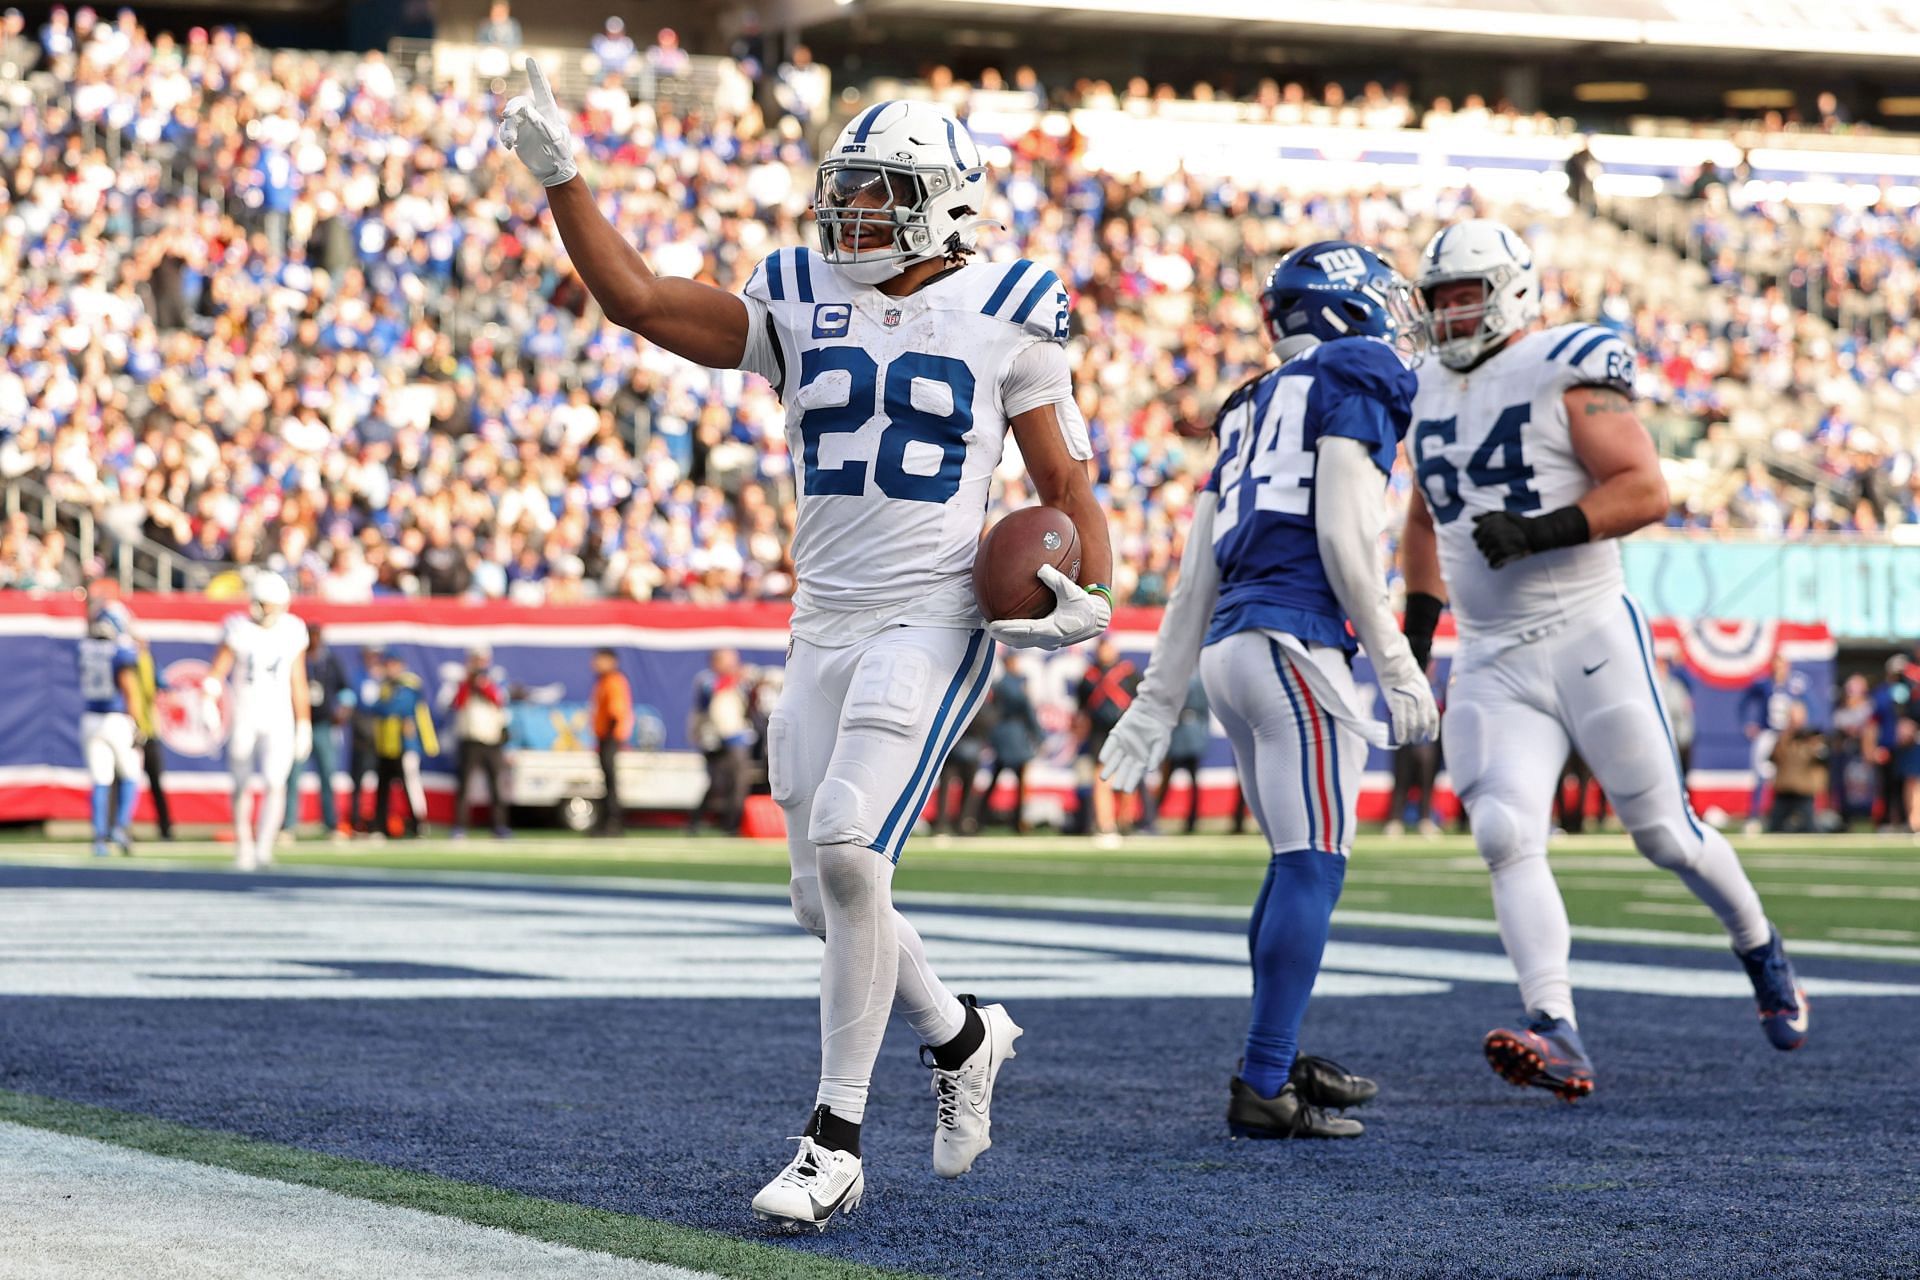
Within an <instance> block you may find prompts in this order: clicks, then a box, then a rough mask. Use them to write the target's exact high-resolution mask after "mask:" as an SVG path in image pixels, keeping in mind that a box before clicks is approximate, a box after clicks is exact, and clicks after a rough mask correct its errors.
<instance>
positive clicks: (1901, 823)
mask: <svg viewBox="0 0 1920 1280" xmlns="http://www.w3.org/2000/svg"><path fill="white" fill-rule="evenodd" d="M1913 695H1914V681H1913V673H1912V671H1911V669H1910V668H1909V666H1908V663H1907V658H1906V655H1905V654H1900V653H1896V654H1894V655H1893V656H1892V657H1891V658H1888V659H1887V669H1886V678H1885V679H1884V680H1882V681H1881V682H1880V684H1879V685H1878V686H1877V687H1876V688H1875V689H1874V691H1873V756H1872V760H1873V763H1874V764H1875V765H1877V766H1878V768H1879V792H1880V830H1881V831H1882V832H1891V831H1900V830H1903V829H1905V828H1906V826H1907V804H1906V777H1905V773H1904V769H1905V761H1904V759H1903V758H1902V753H1901V739H1902V736H1903V734H1905V732H1906V730H1905V729H1903V727H1902V726H1904V725H1909V724H1911V723H1912V710H1913V707H1914V705H1915V699H1914V696H1913Z"/></svg>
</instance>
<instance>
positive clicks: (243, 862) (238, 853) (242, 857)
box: [233, 830, 260, 871]
mask: <svg viewBox="0 0 1920 1280" xmlns="http://www.w3.org/2000/svg"><path fill="white" fill-rule="evenodd" d="M233 865H234V866H236V867H238V868H239V869H240V870H242V871H258V870H259V869H260V860H259V857H258V856H257V855H256V854H255V853H254V851H253V841H252V840H251V839H249V838H247V837H246V836H243V835H241V834H240V833H239V832H238V831H237V830H236V831H235V832H234V836H233Z"/></svg>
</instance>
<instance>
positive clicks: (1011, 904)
mask: <svg viewBox="0 0 1920 1280" xmlns="http://www.w3.org/2000/svg"><path fill="white" fill-rule="evenodd" d="M7 861H9V858H8V857H7V856H6V854H5V853H4V852H0V863H5V862H7ZM35 864H38V865H47V864H51V865H59V866H70V867H98V866H99V865H100V864H99V863H97V862H95V861H94V860H93V859H91V858H85V857H68V858H58V859H46V860H44V862H42V860H40V859H36V862H35ZM35 864H29V865H35ZM112 866H113V867H119V868H122V869H124V868H125V867H126V864H125V863H114V864H112ZM137 866H138V868H139V869H140V870H142V871H169V872H182V873H198V874H201V875H205V874H206V873H207V872H208V870H209V868H207V867H206V866H205V865H203V864H198V863H165V862H158V861H139V862H138V863H137ZM109 869H111V867H110V868H109ZM273 874H275V875H278V876H311V877H314V878H316V879H341V880H420V881H434V882H444V883H448V884H456V885H457V884H461V883H466V884H479V885H499V886H505V887H512V886H519V885H538V886H540V887H541V888H546V889H567V888H574V889H589V890H593V891H595V892H615V893H627V894H636V895H645V894H647V893H674V894H698V895H704V896H708V897H714V898H766V899H775V900H778V901H781V902H785V901H786V900H787V886H786V885H784V884H778V885H769V884H737V883H729V882H726V881H719V880H673V879H667V878H660V877H643V876H543V875H530V874H527V873H524V872H517V871H434V870H406V869H403V868H397V867H356V866H347V865H338V864H335V865H328V866H297V865H284V864H280V865H276V866H275V867H274V870H273ZM893 898H894V901H895V902H897V903H900V904H901V905H903V906H926V907H973V908H985V909H987V910H993V909H995V908H1000V909H1008V910H1017V911H1072V912H1082V913H1085V914H1088V915H1113V916H1144V917H1151V916H1175V917H1186V918H1190V919H1199V920H1242V921H1244V920H1245V919H1246V918H1247V910H1248V909H1247V908H1246V907H1244V906H1233V905H1213V904H1202V903H1192V902H1170V901H1162V900H1158V899H1154V900H1149V901H1142V900H1138V899H1135V900H1121V899H1114V898H1072V897H1049V896H1043V895H1027V894H978V893H936V892H932V891H927V890H911V889H907V890H895V891H894V895H893ZM1333 923H1334V924H1336V925H1351V926H1354V927H1356V928H1362V929H1424V930H1427V931H1429V932H1432V933H1464V934H1473V935H1476V936H1479V937H1484V938H1492V937H1498V936H1499V932H1500V930H1499V928H1498V927H1497V926H1496V925H1495V924H1494V922H1493V921H1491V920H1479V919H1474V918H1471V917H1467V916H1424V915H1408V914H1405V913H1403V912H1397V911H1351V910H1348V909H1347V908H1345V907H1340V908H1337V909H1336V910H1335V911H1334V913H1333ZM1573 936H1574V937H1575V938H1577V939H1579V940H1581V941H1583V942H1612V943H1622V944H1625V945H1629V946H1650V947H1687V948H1691V949H1693V950H1697V951H1716V952H1717V951H1724V950H1726V947H1727V940H1726V937H1725V935H1723V934H1720V933H1680V932H1676V931H1673V930H1666V929H1621V928H1604V927H1601V926H1598V925H1578V924H1577V925H1574V926H1573ZM1788 942H1789V943H1790V944H1791V950H1792V952H1793V954H1794V955H1796V956H1839V957H1842V958H1845V959H1850V960H1899V961H1920V946H1914V947H1901V946H1881V945H1876V944H1873V943H1866V942H1835V941H1828V940H1824V939H1819V938H1789V939H1788Z"/></svg>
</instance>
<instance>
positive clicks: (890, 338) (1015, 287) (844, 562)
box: [741, 249, 1092, 646]
mask: <svg viewBox="0 0 1920 1280" xmlns="http://www.w3.org/2000/svg"><path fill="white" fill-rule="evenodd" d="M744 298H745V301H746V303H747V306H748V308H749V309H750V311H752V312H753V316H752V336H751V337H750V339H749V341H748V343H747V353H746V356H745V358H744V359H743V360H742V362H741V367H742V368H744V369H747V370H750V371H751V372H754V373H758V374H760V375H761V376H762V377H764V378H766V379H767V381H768V382H770V383H772V384H773V387H774V389H775V390H776V391H777V392H779V394H780V398H781V400H782V401H783V402H784V403H785V405H786V408H787V445H788V448H789V450H790V451H791V453H792V457H793V463H794V472H795V487H796V488H797V490H798V492H799V519H798V526H797V528H796V529H795V531H794V539H793V561H794V568H795V571H796V574H797V576H798V579H799V584H798V589H797V590H796V592H795V595H794V611H793V631H794V634H795V635H797V636H799V637H800V638H802V639H804V640H808V641H811V642H812V643H815V644H821V645H832V646H839V645H846V644H852V643H854V642H855V641H857V640H860V639H862V638H863V637H865V636H867V635H871V634H873V633H874V632H876V631H878V630H880V629H881V628H882V627H885V626H889V625H896V624H900V623H913V624H918V625H927V626H954V627H977V626H979V625H981V618H980V613H979V610H978V609H977V607H976V606H975V604H974V600H973V589H972V584H971V580H970V574H971V571H972V568H973V558H974V552H975V550H976V549H977V548H978V546H979V542H980V529H981V525H982V523H983V522H984V519H985V513H986V505H987V489H988V486H989V484H990V483H991V481H992V478H993V472H994V468H995V467H996V466H998V465H999V463H1000V457H1001V451H1002V448H1003V446H1004V443H1005V438H1006V433H1007V423H1008V420H1009V419H1010V418H1013V417H1015V416H1017V415H1018V414H1021V413H1024V412H1026V411H1028V410H1029V409H1034V408H1037V407H1039V406H1040V405H1043V404H1058V405H1059V406H1060V412H1061V416H1062V419H1063V422H1062V425H1063V427H1064V428H1065V429H1066V432H1067V436H1068V444H1069V449H1070V450H1071V451H1072V452H1073V453H1074V456H1076V457H1080V458H1087V457H1091V456H1092V450H1091V449H1090V448H1089V447H1088V446H1087V443H1086V436H1085V429H1084V427H1079V429H1078V430H1077V431H1076V430H1075V427H1076V426H1077V425H1078V415H1077V414H1074V413H1073V412H1072V411H1071V405H1072V387H1071V383H1070V380H1069V378H1068V377H1067V374H1066V362H1065V360H1064V358H1063V357H1062V356H1061V355H1060V353H1058V352H1057V351H1054V352H1045V353H1036V354H1042V355H1045V356H1047V357H1049V360H1048V364H1049V366H1050V367H1052V366H1057V370H1058V372H1057V375H1050V376H1049V377H1047V378H1044V379H1035V378H1033V377H1030V376H1025V375H1022V374H1016V373H1015V371H1014V368H1013V366H1014V361H1015V358H1016V357H1017V356H1020V355H1021V354H1022V353H1023V352H1024V351H1026V350H1027V348H1030V347H1034V346H1040V345H1048V344H1058V343H1063V342H1065V340H1066V335H1067V318H1068V304H1067V293H1066V290H1065V288H1064V287H1062V285H1061V283H1060V279H1059V277H1058V276H1056V275H1055V274H1054V273H1053V272H1051V271H1049V270H1047V269H1046V268H1044V267H1040V266H1036V265H1035V264H1033V263H1031V262H1028V261H1026V260H1024V259H1022V260H1021V261H1019V262H1014V263H1005V262H1001V263H969V264H968V265H965V266H962V267H959V268H957V269H954V270H952V271H949V272H947V273H946V274H944V275H941V276H939V277H937V278H935V279H934V280H932V281H931V282H929V283H928V284H926V285H924V286H923V287H921V288H920V289H919V290H918V291H916V292H915V293H913V294H910V295H909V296H907V297H904V298H892V297H888V296H887V295H886V294H884V293H882V292H880V291H879V290H878V289H876V288H873V287H872V286H869V285H862V284H857V283H855V282H853V281H851V280H848V279H847V278H846V277H845V276H843V275H841V274H840V272H839V271H838V270H837V269H835V268H834V267H832V266H831V265H829V264H827V263H826V262H824V261H823V260H822V259H821V258H820V256H819V255H818V254H817V253H815V252H813V251H811V250H809V249H783V250H781V251H780V252H778V253H775V254H773V255H772V256H770V257H768V258H767V259H765V260H764V261H762V262H761V263H760V265H759V266H758V267H756V268H755V269H754V273H753V277H752V279H750V280H749V281H748V283H747V287H746V290H745V294H744ZM1030 363H1032V362H1031V361H1029V360H1022V361H1021V364H1022V365H1023V366H1027V365H1028V364H1030ZM1069 419H1070V420H1069Z"/></svg>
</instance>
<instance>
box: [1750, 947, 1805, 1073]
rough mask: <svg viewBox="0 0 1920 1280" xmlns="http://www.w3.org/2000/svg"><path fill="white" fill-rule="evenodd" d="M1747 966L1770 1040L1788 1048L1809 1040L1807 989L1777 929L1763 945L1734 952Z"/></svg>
mask: <svg viewBox="0 0 1920 1280" xmlns="http://www.w3.org/2000/svg"><path fill="white" fill-rule="evenodd" d="M1734 954H1735V955H1738V956H1739V957H1740V963H1741V964H1743V965H1745V966H1746V970H1747V978H1748V979H1749V980H1750V981H1751V982H1752V983H1753V998H1754V1001H1755V1003H1757V1004H1758V1005H1759V1006H1760V1029H1761V1030H1762V1031H1764V1032H1766V1033H1767V1042H1768V1043H1769V1044H1771V1045H1772V1046H1773V1047H1774V1048H1776V1049H1779V1050H1781V1051H1782V1052H1786V1051H1787V1050H1790V1049H1798V1048H1799V1047H1800V1046H1801V1045H1803V1044H1805V1043H1806V1042H1807V993H1806V991H1805V989H1804V988H1802V987H1801V985H1800V980H1799V979H1798V978H1796V977H1794V976H1793V962H1792V961H1791V960H1788V959H1787V945H1786V943H1784V942H1782V941H1780V931H1779V930H1778V929H1775V930H1773V931H1772V933H1771V936H1769V937H1768V938H1767V941H1766V944H1765V945H1764V946H1759V947H1755V948H1754V949H1753V950H1751V951H1747V952H1737V951H1736V952H1735V953H1734Z"/></svg>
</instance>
